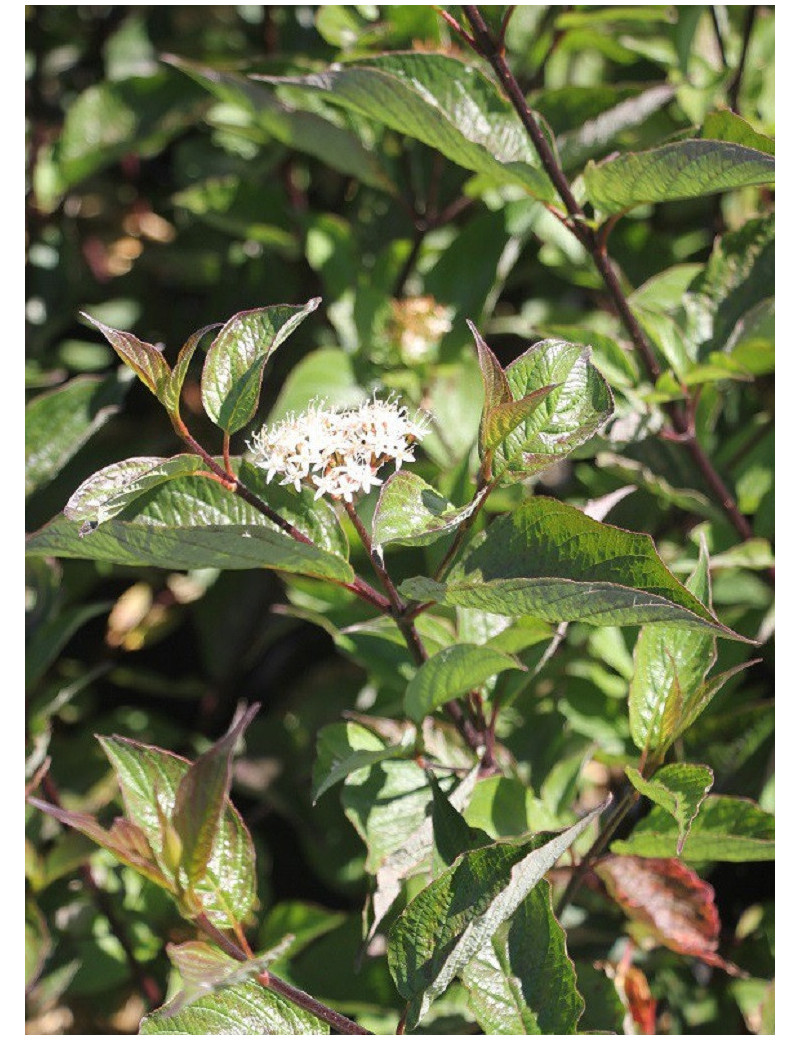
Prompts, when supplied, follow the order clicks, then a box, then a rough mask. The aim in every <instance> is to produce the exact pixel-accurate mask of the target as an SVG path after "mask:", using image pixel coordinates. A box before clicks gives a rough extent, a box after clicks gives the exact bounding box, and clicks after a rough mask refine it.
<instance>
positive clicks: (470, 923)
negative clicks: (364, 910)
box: [389, 806, 604, 1029]
mask: <svg viewBox="0 0 800 1040" xmlns="http://www.w3.org/2000/svg"><path fill="white" fill-rule="evenodd" d="M603 808H604V806H598V808H597V809H594V810H592V812H591V813H589V814H588V815H587V816H585V817H584V818H583V819H582V820H580V821H579V822H578V823H577V824H575V826H574V827H570V828H569V829H568V830H566V831H563V832H561V833H560V834H558V835H557V836H556V837H554V838H551V839H550V840H548V836H547V835H540V836H539V837H538V839H537V842H535V843H534V844H535V847H534V848H533V849H531V841H530V839H529V838H524V839H521V840H518V841H516V842H514V841H509V842H508V843H505V844H502V843H498V844H495V845H489V846H487V847H485V848H481V849H475V850H473V851H471V852H467V853H465V854H464V855H463V856H461V857H459V859H458V860H456V862H455V863H454V864H453V866H452V867H450V868H449V869H448V870H446V871H445V872H444V873H443V874H442V875H441V876H440V877H439V878H437V879H436V880H435V881H434V882H433V883H432V884H431V885H429V886H428V887H427V888H425V889H423V891H422V892H420V894H419V895H418V896H416V897H415V898H414V899H413V900H412V901H411V903H409V905H408V906H407V907H406V909H405V910H404V911H403V913H402V914H401V915H400V917H399V918H398V920H397V922H396V923H395V925H394V927H393V928H392V930H391V933H390V936H389V967H390V969H391V972H392V976H393V978H394V980H395V984H396V986H397V988H398V990H399V992H400V995H401V996H402V997H403V998H404V999H405V1000H407V1001H408V1008H407V1015H406V1024H407V1027H408V1028H409V1029H412V1028H414V1026H415V1025H416V1024H417V1022H418V1021H419V1019H420V1018H421V1017H422V1016H423V1015H424V1014H425V1012H426V1011H427V1010H428V1008H429V1007H430V1005H431V1002H432V1001H433V1000H434V999H435V998H436V997H437V996H439V995H440V994H441V993H443V992H444V991H445V989H446V988H447V987H448V986H449V984H450V983H451V982H452V981H453V979H454V978H455V977H456V976H457V975H460V974H461V972H462V971H463V969H464V968H465V967H466V966H467V965H468V964H469V962H470V961H471V960H472V958H473V957H474V956H475V955H476V954H477V953H478V952H479V951H480V950H481V949H482V948H483V946H484V945H485V943H487V942H488V941H489V940H490V939H491V937H492V936H493V935H494V934H495V932H496V931H497V929H498V928H499V926H500V925H501V924H503V922H504V921H507V920H508V919H509V918H510V917H511V915H512V914H513V913H514V911H515V910H516V909H517V907H519V906H520V904H521V903H522V902H523V901H524V899H525V898H526V897H527V896H528V894H529V893H530V891H531V890H532V888H533V887H534V885H536V883H537V882H538V881H540V880H541V878H542V877H544V875H545V873H546V872H547V871H548V870H549V869H550V867H552V866H553V864H554V863H555V862H556V861H557V860H558V859H559V858H560V857H561V855H562V854H563V853H564V852H565V851H566V850H567V849H568V848H569V847H570V845H571V844H572V843H573V842H574V841H575V839H576V838H577V837H578V836H579V835H580V834H581V833H582V832H583V831H584V830H585V829H586V827H588V826H589V824H590V823H592V821H593V820H594V819H595V818H596V817H597V816H598V815H599V814H600V813H601V812H602V810H603ZM536 846H538V847H536Z"/></svg>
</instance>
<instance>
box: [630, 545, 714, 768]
mask: <svg viewBox="0 0 800 1040" xmlns="http://www.w3.org/2000/svg"><path fill="white" fill-rule="evenodd" d="M686 588H687V589H688V590H689V591H690V592H691V593H692V594H693V595H695V596H696V597H697V598H698V599H699V600H700V602H701V603H703V604H704V605H708V604H709V603H710V575H709V570H708V552H707V550H706V547H705V543H703V545H702V546H701V551H700V558H699V560H698V562H697V566H696V567H695V569H694V571H693V573H692V574H691V575H690V577H689V579H688V581H687V583H686ZM716 659H717V648H716V643H715V640H714V636H713V634H712V633H711V632H709V631H700V630H696V629H694V630H693V629H688V628H687V629H677V628H675V627H674V626H672V625H668V626H667V625H650V626H648V627H647V628H643V629H642V631H641V632H640V633H639V638H638V640H637V642H636V648H635V650H634V653H633V678H632V679H631V685H630V693H629V697H628V713H629V716H630V728H631V736H632V737H633V741H634V743H635V744H636V746H637V747H638V748H642V749H643V750H644V749H652V750H653V751H655V752H656V753H663V751H665V750H666V749H667V748H668V747H669V746H670V744H671V743H672V742H673V741H674V740H675V733H676V731H677V730H678V728H679V727H680V722H681V719H682V717H683V712H684V706H685V702H686V699H687V698H688V697H689V696H691V695H693V694H694V692H695V691H696V690H697V689H698V688H699V687H700V686H701V685H702V683H703V681H704V679H705V677H706V676H707V675H708V672H709V670H710V669H711V667H712V666H713V664H714V662H715V661H716Z"/></svg>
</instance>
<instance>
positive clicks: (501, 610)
mask: <svg viewBox="0 0 800 1040" xmlns="http://www.w3.org/2000/svg"><path fill="white" fill-rule="evenodd" d="M400 588H401V592H402V593H403V595H406V596H409V597H411V598H413V599H419V600H429V599H432V600H436V601H437V602H440V603H446V604H448V605H452V606H464V607H474V608H476V609H479V610H487V611H489V612H492V613H497V614H508V615H527V614H530V615H533V616H534V617H539V618H542V619H543V620H545V621H556V622H558V621H586V622H588V623H590V624H594V625H632V624H637V625H638V624H644V623H646V622H652V621H661V622H664V623H669V624H677V625H682V626H686V627H688V628H693V629H694V628H697V629H701V630H708V631H710V632H716V633H718V634H720V635H724V636H726V637H727V638H732V639H742V637H741V636H737V635H736V634H735V633H734V632H732V631H731V630H730V629H728V628H726V627H725V626H724V625H722V624H721V623H720V622H719V621H718V620H717V619H716V618H715V617H714V615H713V614H712V613H711V612H710V611H709V610H708V609H707V608H706V607H705V606H704V605H703V604H702V603H701V602H700V601H699V600H698V599H696V597H694V596H693V595H692V594H691V593H689V592H688V591H687V590H686V589H685V588H684V587H683V586H682V585H681V584H680V583H679V582H678V581H677V580H676V579H675V578H674V577H673V576H672V574H670V572H669V571H668V570H667V568H666V567H665V566H664V564H663V563H662V562H661V559H660V557H659V556H658V553H657V552H656V548H655V545H654V543H653V540H652V538H651V537H650V536H649V535H645V534H634V533H631V532H629V531H623V530H620V529H619V528H617V527H612V526H610V525H608V524H602V523H600V522H599V521H597V520H592V519H590V518H589V517H587V516H585V515H584V513H582V512H581V511H580V510H579V509H575V508H573V507H572V506H568V505H566V504H565V503H563V502H557V501H555V500H554V499H549V498H544V497H540V496H536V497H535V498H532V499H530V500H528V501H526V502H524V503H523V504H522V505H521V506H519V507H518V508H517V509H515V510H514V511H513V512H512V513H510V514H509V515H507V516H503V517H500V518H498V519H497V520H495V521H494V523H493V524H492V525H491V526H490V527H489V530H488V531H487V532H486V535H485V537H484V538H482V539H481V540H479V541H476V543H474V545H473V547H472V548H471V549H469V550H468V551H467V552H466V553H465V555H464V557H463V558H462V559H461V560H460V561H459V562H458V563H457V564H456V566H455V567H454V568H453V570H452V571H451V573H450V575H449V576H448V578H447V580H446V582H437V581H433V580H431V579H428V578H411V579H407V580H406V581H405V582H403V584H402V585H401V587H400Z"/></svg>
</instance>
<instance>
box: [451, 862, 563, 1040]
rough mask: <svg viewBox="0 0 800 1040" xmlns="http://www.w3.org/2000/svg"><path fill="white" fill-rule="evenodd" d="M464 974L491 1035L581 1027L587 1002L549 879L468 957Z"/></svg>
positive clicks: (481, 1020) (553, 1032) (558, 1032)
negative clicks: (553, 899)
mask: <svg viewBox="0 0 800 1040" xmlns="http://www.w3.org/2000/svg"><path fill="white" fill-rule="evenodd" d="M462 980H463V982H464V985H465V986H466V987H467V990H468V991H469V1002H470V1007H471V1008H472V1010H473V1011H474V1012H475V1016H476V1018H477V1019H478V1024H479V1025H480V1027H481V1029H482V1030H483V1031H484V1033H486V1034H487V1035H506V1034H511V1035H515V1036H516V1035H520V1034H528V1035H535V1036H540V1035H547V1036H552V1035H555V1036H558V1035H567V1036H571V1035H573V1034H574V1033H576V1032H577V1023H578V1019H579V1018H580V1017H581V1015H582V1013H583V1009H584V1002H583V998H582V997H581V995H580V993H579V991H578V987H577V981H576V976H575V966H574V965H573V963H572V961H571V960H570V958H569V956H568V954H567V947H566V936H565V934H564V929H563V928H562V927H561V925H560V924H559V923H558V920H557V919H556V916H555V914H554V913H553V907H552V902H551V895H550V885H549V883H548V882H547V881H546V880H544V879H543V880H542V881H540V882H539V883H538V884H537V885H536V886H535V887H534V889H533V890H532V891H531V893H530V895H529V896H528V897H527V898H526V899H525V900H524V901H523V902H522V903H521V904H520V906H519V907H518V909H517V910H516V911H515V912H514V914H512V916H511V918H510V919H509V920H508V921H506V922H505V924H503V925H501V926H500V928H499V929H498V930H497V932H496V933H495V934H494V936H492V939H491V942H488V943H486V945H485V946H483V948H482V949H481V950H480V951H479V952H478V954H477V955H476V956H475V957H474V958H473V959H472V960H471V961H470V962H469V964H468V965H467V966H466V968H464V970H463V971H462Z"/></svg>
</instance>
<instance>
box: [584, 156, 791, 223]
mask: <svg viewBox="0 0 800 1040" xmlns="http://www.w3.org/2000/svg"><path fill="white" fill-rule="evenodd" d="M583 177H584V181H585V184H586V191H587V194H588V196H589V199H590V201H591V202H592V203H593V204H594V205H595V206H597V207H598V208H599V209H601V210H604V211H605V212H606V213H618V212H620V211H622V210H626V209H631V208H633V207H634V206H638V205H640V204H641V203H644V202H671V201H675V200H678V199H694V198H697V197H699V196H701V195H714V194H716V193H717V192H721V191H728V190H730V189H731V188H744V187H747V186H748V185H753V184H755V185H758V184H770V183H771V182H772V181H774V179H775V160H774V158H772V156H770V155H765V154H764V153H763V152H759V151H756V150H755V149H753V148H746V147H744V146H743V145H739V144H732V143H728V142H725V141H703V140H690V141H675V142H673V143H672V144H666V145H663V146H662V147H661V148H654V149H652V151H649V152H632V153H629V154H627V155H621V156H619V158H617V159H610V160H609V161H607V162H604V163H599V164H597V163H594V162H590V163H589V164H588V165H587V167H586V169H585V170H584V171H583Z"/></svg>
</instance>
